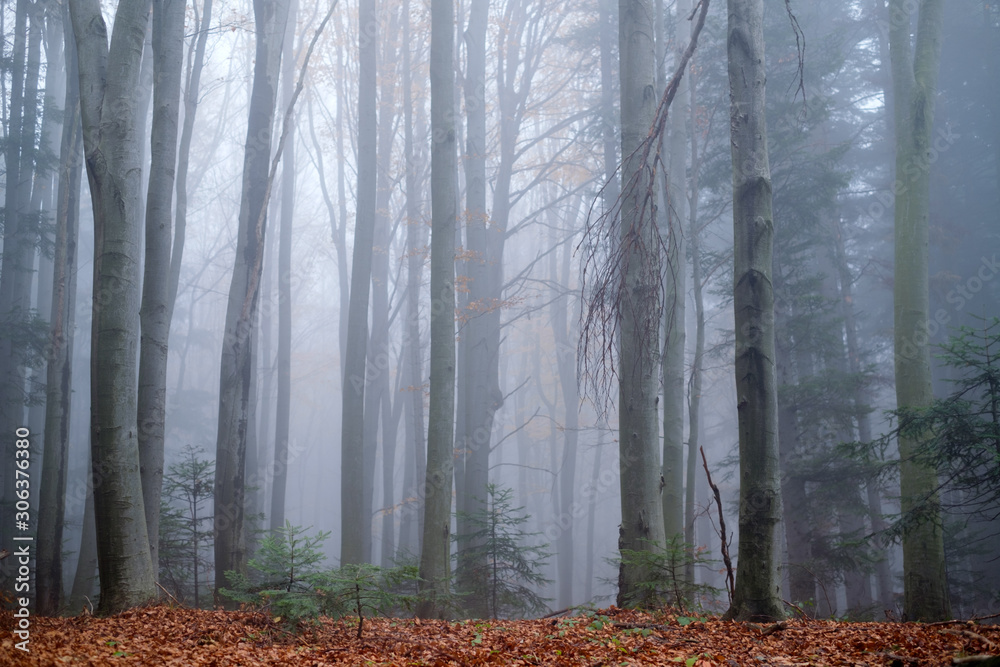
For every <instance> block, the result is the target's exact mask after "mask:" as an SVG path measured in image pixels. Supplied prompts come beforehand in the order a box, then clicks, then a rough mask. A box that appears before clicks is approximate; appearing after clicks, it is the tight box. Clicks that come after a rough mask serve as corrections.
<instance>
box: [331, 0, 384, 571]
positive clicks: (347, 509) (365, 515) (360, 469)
mask: <svg viewBox="0 0 1000 667" xmlns="http://www.w3.org/2000/svg"><path fill="white" fill-rule="evenodd" d="M377 25H378V23H377V16H376V13H375V0H361V5H360V11H359V13H358V26H359V31H360V32H359V34H360V35H361V43H360V56H359V58H360V61H359V75H358V184H357V209H356V214H355V227H354V251H353V260H352V262H351V299H350V304H349V305H348V316H347V317H348V327H347V347H346V353H347V356H346V358H345V359H344V384H343V413H342V414H343V417H342V423H341V437H340V446H341V455H340V461H341V464H340V479H341V484H340V526H341V543H340V562H341V564H343V565H347V564H351V563H364V562H366V560H367V557H368V556H369V555H370V554H371V510H370V508H371V497H370V495H369V497H368V500H367V503H366V502H365V495H366V491H367V492H368V493H369V494H370V489H369V487H368V486H367V485H366V484H365V483H364V480H365V465H364V449H365V439H364V427H365V414H364V412H365V384H366V381H367V375H368V350H367V348H368V298H369V294H370V292H371V270H372V246H373V244H374V234H375V198H376V173H375V172H376V151H377V148H378V147H377V124H376V108H375V91H376V77H377V66H376V53H377V51H376V47H377V43H378V34H377ZM366 507H367V508H369V509H368V511H367V512H366V511H365V508H366Z"/></svg>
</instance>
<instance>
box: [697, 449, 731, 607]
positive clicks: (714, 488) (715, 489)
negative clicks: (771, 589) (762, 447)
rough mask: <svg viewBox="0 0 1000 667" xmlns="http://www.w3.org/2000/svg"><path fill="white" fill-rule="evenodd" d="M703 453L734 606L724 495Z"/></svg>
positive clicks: (702, 459)
mask: <svg viewBox="0 0 1000 667" xmlns="http://www.w3.org/2000/svg"><path fill="white" fill-rule="evenodd" d="M698 449H699V450H700V451H701V463H702V465H704V466H705V476H706V477H708V486H709V487H710V488H711V489H712V493H713V494H715V504H716V505H717V506H718V507H719V536H720V537H722V562H723V563H725V565H726V591H728V592H729V603H730V604H732V602H733V596H734V595H735V594H736V583H735V580H734V579H733V561H732V559H731V558H730V557H729V542H727V541H726V517H725V516H724V515H723V512H722V494H721V493H719V487H718V486H716V485H715V482H713V481H712V473H711V472H709V471H708V460H707V459H706V458H705V448H704V447H699V448H698Z"/></svg>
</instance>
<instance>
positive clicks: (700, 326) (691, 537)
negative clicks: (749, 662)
mask: <svg viewBox="0 0 1000 667" xmlns="http://www.w3.org/2000/svg"><path fill="white" fill-rule="evenodd" d="M688 71H689V72H690V76H691V81H690V86H691V87H690V107H689V109H688V116H689V121H690V130H689V134H688V136H689V138H690V140H691V188H690V193H689V194H690V196H689V199H688V201H689V204H690V206H689V211H688V212H689V215H688V240H689V242H690V248H691V283H692V284H691V288H692V293H693V296H694V318H695V334H694V358H693V359H692V361H691V381H690V392H691V393H690V395H689V397H688V449H687V471H686V475H685V477H686V479H685V481H684V541H685V542H687V543H688V544H691V545H694V544H695V540H696V539H697V538H696V537H695V530H694V522H695V511H694V510H695V498H696V497H697V495H696V493H697V488H698V484H697V479H698V477H697V472H698V463H697V462H698V452H699V447H700V446H701V388H702V382H703V380H702V368H703V364H704V357H705V299H704V296H703V294H702V275H701V232H700V230H699V229H698V226H699V224H700V223H699V222H698V196H699V191H698V172H699V170H700V169H701V161H700V159H699V154H698V133H697V132H696V131H695V129H696V127H697V126H696V125H695V118H696V115H695V114H696V106H695V101H696V92H697V89H698V88H697V79H696V78H695V72H696V69H695V67H694V61H693V60H692V62H691V63H689V65H688ZM684 577H685V579H686V580H687V581H689V582H691V583H694V581H695V569H694V559H693V558H692V559H690V560H689V561H688V562H687V563H686V564H685V566H684Z"/></svg>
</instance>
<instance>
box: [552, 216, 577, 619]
mask: <svg viewBox="0 0 1000 667" xmlns="http://www.w3.org/2000/svg"><path fill="white" fill-rule="evenodd" d="M569 219H571V220H575V219H576V210H574V211H573V214H572V216H571V217H570V218H569ZM552 256H553V259H554V258H555V253H553V255H552ZM571 263H572V252H571V250H570V248H568V247H567V248H564V249H563V256H562V267H561V275H560V276H558V282H557V284H561V285H563V286H564V288H565V289H566V290H567V294H566V295H565V297H564V298H561V299H557V300H556V301H555V303H553V304H552V307H553V313H552V334H553V336H554V338H555V343H556V369H557V371H558V373H559V389H560V393H561V394H562V402H563V449H562V461H561V462H560V464H561V465H559V467H558V468H557V470H558V471H559V513H558V514H557V516H558V517H559V525H558V527H559V537H558V538H557V539H556V555H557V563H556V566H557V573H558V576H557V577H556V579H557V580H558V582H559V593H558V595H559V597H558V598H557V606H558V607H559V608H560V609H567V608H569V607H570V606H571V605H572V604H573V577H574V565H575V563H576V552H575V550H574V548H573V539H574V534H575V531H574V530H573V528H574V525H575V522H576V517H575V515H574V513H573V508H574V502H575V499H574V496H575V493H574V492H575V490H576V464H577V453H578V452H577V449H578V444H579V440H580V438H579V435H580V395H579V391H578V387H579V384H578V382H577V377H576V363H575V362H576V347H575V346H574V345H573V344H572V342H571V336H570V324H569V317H568V315H569V313H568V310H569V308H568V304H567V301H569V300H570V299H572V300H573V302H574V303H575V304H576V306H577V309H579V308H580V307H581V306H582V303H583V300H582V299H580V298H579V296H580V295H579V293H578V292H577V291H576V290H573V289H571V288H570V265H571ZM553 268H555V267H553ZM553 278H556V276H553ZM575 315H576V321H577V322H579V321H580V312H579V310H577V312H576V313H575Z"/></svg>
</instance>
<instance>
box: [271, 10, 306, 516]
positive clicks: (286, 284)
mask: <svg viewBox="0 0 1000 667" xmlns="http://www.w3.org/2000/svg"><path fill="white" fill-rule="evenodd" d="M290 5H291V7H290V8H289V10H288V14H289V21H288V23H287V25H286V28H285V45H284V50H285V53H284V55H283V56H282V58H283V60H282V62H281V99H282V106H283V107H287V106H288V105H289V104H291V102H292V95H293V91H294V89H295V81H294V79H295V50H294V46H295V13H296V11H297V10H298V2H297V1H296V0H290ZM285 141H286V142H287V145H286V147H285V154H284V158H283V163H282V166H281V226H280V228H279V230H278V361H277V366H278V368H277V371H278V373H277V375H278V406H277V410H276V412H275V418H274V425H275V429H274V468H273V470H274V475H273V476H272V480H273V481H272V485H273V486H272V487H271V512H270V517H269V518H270V529H271V531H272V532H274V531H277V530H278V529H280V528H282V527H283V526H284V525H285V489H286V486H287V483H288V437H289V432H290V429H291V407H292V225H293V223H294V220H295V121H294V120H293V121H292V123H291V124H290V125H289V128H288V134H287V135H286V138H285ZM266 400H267V398H265V401H266ZM264 409H265V410H267V409H268V405H267V404H266V403H265V404H264ZM264 437H267V435H266V434H265V435H264Z"/></svg>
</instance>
